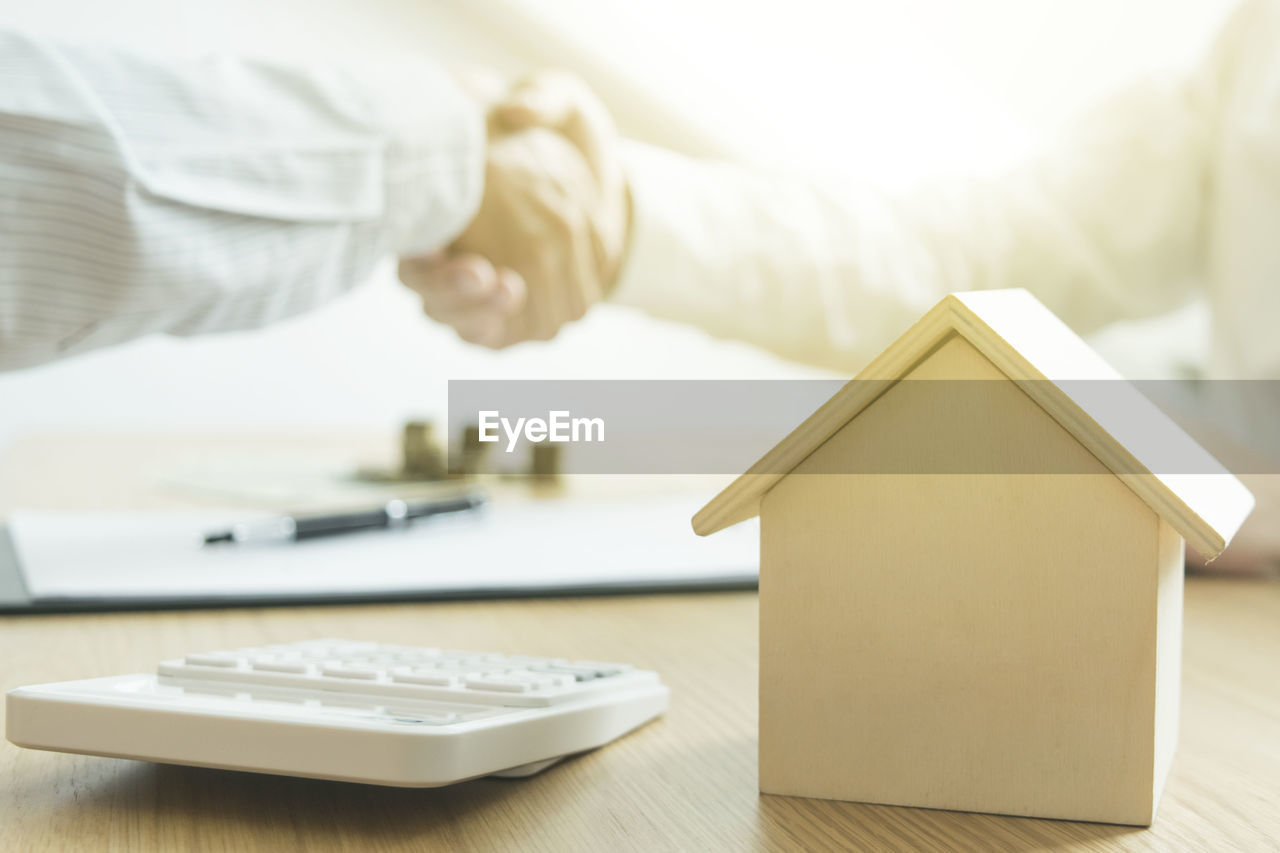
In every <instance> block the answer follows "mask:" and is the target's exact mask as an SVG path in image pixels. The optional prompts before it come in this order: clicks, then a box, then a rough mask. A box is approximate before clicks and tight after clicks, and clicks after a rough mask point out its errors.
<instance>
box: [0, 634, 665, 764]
mask: <svg viewBox="0 0 1280 853" xmlns="http://www.w3.org/2000/svg"><path fill="white" fill-rule="evenodd" d="M667 698H668V691H667V688H666V687H665V686H663V685H662V683H661V682H660V681H659V679H658V676H657V674H656V673H653V672H646V671H643V670H638V669H636V668H634V667H632V666H629V665H627V664H619V663H605V662H600V661H583V660H567V659H563V658H548V657H530V656H525V655H502V654H487V653H483V652H466V651H450V650H442V649H432V648H420V647H417V646H399V645H384V644H378V643H360V642H350V641H346V640H309V641H306V642H300V643H292V644H288V645H271V646H262V647H260V648H242V649H234V650H231V651H216V652H206V653H202V654H190V655H187V656H186V658H185V659H182V660H169V661H164V662H163V663H161V664H160V666H159V670H158V674H155V675H152V674H149V673H144V674H137V675H118V676H113V677H110V678H91V679H88V680H85V681H66V682H61V683H57V684H40V685H35V686H31V687H19V688H17V689H15V690H11V691H9V693H8V695H7V697H6V701H7V704H6V716H7V723H6V731H5V734H6V736H7V737H8V739H9V740H10V741H12V742H13V743H15V744H17V745H18V746H24V747H29V748H32V749H51V750H58V751H61V752H78V753H86V754H89V755H106V756H114V757H118V758H133V759H141V760H144V761H158V762H164V763H168V764H189V765H194V766H198V767H217V768H225V769H231V770H249V771H255V772H259V773H277V774H284V775H289V776H307V777H312V778H317V779H336V780H342V781H348V782H366V783H370V784H375V785H399V786H405V787H433V786H437V785H447V784H450V783H452V782H460V781H462V780H464V779H473V778H475V777H478V776H488V775H497V776H526V775H530V774H533V773H536V772H538V771H539V770H542V769H543V768H544V767H547V766H549V765H551V764H553V763H555V762H556V761H557V760H559V759H561V758H563V757H565V756H567V755H572V754H573V753H577V752H582V751H584V750H588V749H593V748H595V747H598V746H602V745H604V744H606V743H608V742H609V741H611V740H613V739H614V738H616V737H619V736H620V735H623V734H625V733H627V732H629V731H631V730H632V729H634V728H636V727H637V726H640V725H642V724H644V723H645V722H647V721H649V720H651V719H653V718H654V717H656V716H658V715H659V714H661V713H662V712H663V711H665V710H666V707H667Z"/></svg>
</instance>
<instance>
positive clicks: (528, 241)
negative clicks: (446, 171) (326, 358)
mask: <svg viewBox="0 0 1280 853" xmlns="http://www.w3.org/2000/svg"><path fill="white" fill-rule="evenodd" d="M489 134H490V141H489V152H488V157H487V165H486V174H485V193H484V198H483V200H482V202H481V205H480V210H479V212H478V213H477V215H476V218H475V220H474V221H473V222H472V223H471V225H470V226H469V227H468V228H467V230H466V231H465V232H464V233H463V234H462V235H461V236H460V237H459V238H458V240H457V241H456V242H455V243H454V244H453V245H452V246H450V247H449V248H448V249H447V250H445V251H444V252H441V253H437V254H436V255H432V256H427V257H423V258H406V259H403V260H402V261H401V264H400V279H401V281H402V282H404V284H405V285H407V286H408V287H410V288H411V289H413V290H414V291H416V292H417V293H418V294H419V295H420V296H421V297H422V300H423V309H424V310H425V311H426V313H427V314H428V315H429V316H431V317H433V318H434V319H436V320H439V321H441V322H444V323H447V324H449V325H451V326H453V327H454V329H455V330H456V331H457V332H458V334H459V335H460V336H461V337H462V338H463V339H464V340H467V341H470V342H473V343H478V344H482V345H484V346H488V347H492V348H495V349H497V348H501V347H505V346H509V345H511V344H514V343H518V342H520V341H525V340H548V339H550V338H551V337H554V336H555V334H556V333H557V332H558V331H559V330H560V328H561V327H562V326H564V325H565V324H566V323H570V322H572V321H574V320H577V319H579V318H580V317H582V315H583V314H585V313H586V311H587V309H588V308H590V307H591V305H593V304H595V303H596V302H599V301H600V300H601V299H603V298H604V296H605V295H606V294H607V292H608V290H609V288H610V287H611V286H612V285H613V283H614V281H615V279H616V278H617V274H618V269H619V267H620V266H621V263H622V258H623V255H624V253H625V250H626V243H627V231H628V228H629V224H630V223H629V220H630V200H629V196H628V192H627V185H626V180H625V177H624V176H623V172H622V168H621V165H620V163H619V161H618V158H617V151H616V148H617V142H616V136H615V134H614V130H613V126H612V122H611V120H610V119H609V116H608V114H607V112H606V111H605V109H604V107H603V105H602V104H600V102H599V101H598V100H597V99H596V98H595V96H594V95H593V94H592V93H591V92H590V91H589V90H588V89H587V88H586V86H585V85H584V84H583V83H581V81H579V80H577V78H574V77H572V76H569V75H566V74H562V73H548V74H541V75H538V76H536V77H533V78H531V79H530V80H528V81H526V82H525V83H523V84H521V85H519V86H517V87H516V88H515V89H514V90H513V91H512V92H511V93H510V94H509V95H507V96H506V97H505V98H503V99H501V100H499V101H498V102H497V103H495V104H494V105H493V107H492V108H491V109H490V112H489Z"/></svg>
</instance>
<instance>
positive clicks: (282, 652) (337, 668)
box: [159, 640, 651, 707]
mask: <svg viewBox="0 0 1280 853" xmlns="http://www.w3.org/2000/svg"><path fill="white" fill-rule="evenodd" d="M159 672H160V675H161V676H162V677H166V678H178V679H188V680H200V681H217V682H236V683H240V684H258V685H267V686H273V687H286V688H289V687H292V688H301V689H309V690H315V689H319V690H333V691H342V692H352V693H362V694H374V695H380V696H401V697H404V698H410V699H432V700H448V701H454V702H466V703H474V704H482V705H516V706H531V707H534V706H545V705H552V704H558V703H560V702H564V701H568V700H570V699H573V698H575V697H579V696H583V695H586V694H589V693H592V692H596V691H598V690H602V689H610V688H615V687H622V686H625V685H626V684H627V683H628V682H629V681H631V680H634V679H637V678H643V677H644V676H649V675H651V674H649V673H637V672H636V671H635V670H634V668H633V667H631V666H630V665H628V664H617V663H604V662H599V661H571V660H566V659H563V658H543V657H531V656H528V655H501V654H494V653H489V652H472V651H459V650H445V649H438V648H426V647H418V646H401V645H389V644H385V645H380V644H377V643H358V642H349V641H345V640H312V641H307V642H301V643H292V644H289V645H272V646H263V647H258V648H242V649H234V650H230V651H215V652H203V653H198V654H189V655H187V656H186V658H184V659H183V660H172V661H165V662H164V663H162V664H160V667H159Z"/></svg>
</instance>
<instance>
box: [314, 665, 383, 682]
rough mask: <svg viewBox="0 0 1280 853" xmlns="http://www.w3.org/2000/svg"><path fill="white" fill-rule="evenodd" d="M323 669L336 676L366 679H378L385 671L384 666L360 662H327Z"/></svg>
mask: <svg viewBox="0 0 1280 853" xmlns="http://www.w3.org/2000/svg"><path fill="white" fill-rule="evenodd" d="M321 671H322V672H323V673H324V674H325V675H330V676H333V677H334V678H361V679H364V680H366V681H376V680H377V679H378V676H380V675H382V673H383V669H382V667H377V666H368V665H366V664H358V663H341V664H338V663H326V664H325V665H324V666H323V667H322V668H321Z"/></svg>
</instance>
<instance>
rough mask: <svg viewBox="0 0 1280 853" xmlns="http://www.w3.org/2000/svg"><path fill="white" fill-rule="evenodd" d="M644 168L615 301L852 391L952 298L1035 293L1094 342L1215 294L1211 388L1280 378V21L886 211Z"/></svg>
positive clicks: (686, 168) (644, 157)
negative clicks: (1018, 290) (1023, 160)
mask: <svg viewBox="0 0 1280 853" xmlns="http://www.w3.org/2000/svg"><path fill="white" fill-rule="evenodd" d="M1082 61H1087V60H1082ZM627 166H628V176H629V178H630V181H631V190H632V194H633V198H634V211H635V215H634V220H633V232H632V243H631V247H630V253H629V258H628V261H627V264H626V267H625V268H624V271H623V274H622V278H621V281H620V282H619V286H618V289H617V290H616V292H615V299H616V300H617V301H618V302H621V303H623V304H629V305H633V306H638V307H640V308H642V309H644V310H646V311H648V312H650V313H652V314H655V315H657V316H660V317H666V318H671V319H677V320H683V321H686V322H691V323H695V324H697V325H700V326H702V327H704V328H706V329H708V330H710V331H711V332H713V333H715V334H718V335H721V336H724V337H734V338H741V339H745V340H748V341H752V342H755V343H757V344H760V345H762V346H765V347H767V348H769V349H772V350H774V351H776V352H778V353H780V354H782V355H784V356H788V357H791V358H795V359H799V360H803V361H808V362H812V363H817V364H822V365H827V366H831V367H835V368H836V369H839V370H841V371H843V372H846V373H848V372H852V371H855V370H857V369H858V368H859V367H861V366H862V365H863V364H864V363H866V362H867V361H868V360H869V359H871V358H872V357H874V356H875V355H876V354H877V353H878V352H879V351H880V350H881V349H882V348H883V347H884V346H885V345H886V344H888V343H889V342H890V341H891V340H893V338H894V337H896V336H897V335H898V334H900V333H901V332H902V331H904V330H905V329H906V328H907V326H909V325H910V324H911V323H912V322H913V321H915V320H916V319H917V318H918V317H919V316H920V315H921V314H922V313H923V312H924V311H925V310H927V309H928V308H929V307H930V306H932V305H933V304H934V303H935V302H936V301H937V300H938V299H939V298H940V297H941V296H942V295H943V294H945V293H947V292H949V291H961V290H972V289H982V288H1001V287H1025V288H1027V289H1028V290H1031V291H1032V292H1034V293H1035V294H1036V295H1037V296H1039V298H1040V299H1041V300H1042V301H1043V302H1044V303H1045V304H1046V305H1048V306H1049V307H1050V308H1051V309H1053V310H1054V311H1055V312H1057V313H1058V314H1059V316H1061V317H1062V318H1063V319H1064V320H1065V321H1066V322H1067V323H1068V324H1070V325H1071V326H1073V327H1074V328H1075V329H1076V330H1077V331H1079V332H1089V331H1092V330H1094V329H1097V328H1099V327H1101V326H1103V325H1105V324H1108V323H1110V322H1112V321H1115V320H1121V319H1132V318H1138V317H1146V316H1152V315H1158V314H1162V313H1164V312H1167V311H1169V310H1171V309H1174V308H1177V307H1179V306H1180V305H1182V304H1184V303H1186V302H1188V301H1189V300H1191V299H1193V298H1195V297H1196V296H1197V295H1201V296H1203V297H1204V298H1206V299H1207V301H1208V303H1209V306H1210V309H1211V312H1212V316H1213V340H1212V341H1211V363H1210V364H1209V365H1206V368H1207V372H1208V374H1209V375H1211V376H1218V377H1230V378H1280V0H1250V2H1246V3H1245V4H1244V5H1243V6H1241V7H1240V9H1239V10H1238V11H1237V13H1236V14H1235V15H1234V16H1233V18H1232V19H1231V20H1230V21H1229V23H1228V24H1227V26H1226V27H1225V28H1224V30H1223V32H1222V33H1221V34H1220V36H1219V37H1218V39H1217V42H1216V45H1215V46H1214V48H1213V50H1212V51H1211V53H1210V55H1209V56H1208V57H1207V59H1206V61H1205V62H1204V63H1203V65H1202V66H1201V67H1199V68H1198V69H1196V70H1195V71H1194V72H1193V73H1191V74H1189V75H1188V76H1187V77H1186V78H1185V79H1171V80H1162V81H1151V82H1147V83H1144V84H1142V85H1139V86H1135V87H1134V88H1132V89H1131V90H1129V91H1127V92H1123V93H1121V94H1120V95H1118V96H1117V97H1115V98H1113V99H1112V100H1110V101H1109V102H1108V103H1106V104H1104V105H1102V106H1101V108H1099V109H1098V110H1097V111H1096V112H1094V113H1093V114H1091V115H1089V116H1087V117H1085V119H1084V120H1083V121H1082V122H1081V123H1080V124H1079V126H1078V127H1077V128H1076V129H1075V132H1074V133H1071V134H1068V135H1067V136H1065V137H1064V138H1062V139H1060V140H1059V141H1058V142H1057V144H1055V145H1054V146H1053V147H1052V148H1050V149H1048V150H1046V151H1044V152H1043V153H1042V155H1041V156H1039V157H1038V158H1037V159H1036V160H1035V161H1034V162H1032V163H1030V164H1029V165H1027V166H1026V167H1025V168H1021V169H1019V170H1018V171H1015V172H1013V173H1011V174H1008V175H1005V176H1003V177H999V178H994V179H991V180H983V181H973V182H956V183H952V184H951V185H949V186H937V187H933V188H931V189H927V190H922V191H919V192H916V193H911V194H905V195H885V194H878V193H875V192H873V191H871V190H869V189H866V188H856V187H855V188H849V187H841V188H836V187H833V186H819V185H816V184H814V183H812V182H804V181H797V180H788V179H784V178H779V177H777V176H770V175H765V174H761V173H760V172H754V171H750V170H747V169H742V168H738V167H735V166H730V165H722V164H711V163H706V162H699V161H695V160H690V159H687V158H682V157H678V156H675V155H672V154H668V153H665V152H662V151H659V150H657V149H648V148H644V147H641V146H635V147H633V148H632V149H631V150H630V151H629V152H628V158H627Z"/></svg>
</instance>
